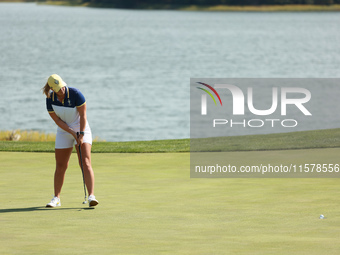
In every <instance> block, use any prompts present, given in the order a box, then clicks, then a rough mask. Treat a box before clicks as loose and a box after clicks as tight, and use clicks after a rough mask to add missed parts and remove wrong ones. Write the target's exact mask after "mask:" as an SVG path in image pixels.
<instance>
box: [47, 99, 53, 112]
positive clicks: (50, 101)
mask: <svg viewBox="0 0 340 255" xmlns="http://www.w3.org/2000/svg"><path fill="white" fill-rule="evenodd" d="M46 108H47V111H48V112H54V110H53V108H52V99H51V98H46Z"/></svg>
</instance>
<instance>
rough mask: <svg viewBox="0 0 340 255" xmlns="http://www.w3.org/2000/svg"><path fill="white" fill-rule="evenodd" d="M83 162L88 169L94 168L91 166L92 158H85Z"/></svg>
mask: <svg viewBox="0 0 340 255" xmlns="http://www.w3.org/2000/svg"><path fill="white" fill-rule="evenodd" d="M83 164H84V167H85V168H86V169H90V168H92V167H91V160H90V159H89V158H84V162H83Z"/></svg>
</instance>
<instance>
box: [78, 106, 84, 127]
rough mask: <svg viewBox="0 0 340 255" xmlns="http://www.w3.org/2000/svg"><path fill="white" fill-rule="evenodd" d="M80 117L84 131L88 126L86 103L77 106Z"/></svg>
mask: <svg viewBox="0 0 340 255" xmlns="http://www.w3.org/2000/svg"><path fill="white" fill-rule="evenodd" d="M77 109H78V112H79V117H80V131H84V130H85V127H86V103H85V104H83V105H82V106H80V107H77Z"/></svg>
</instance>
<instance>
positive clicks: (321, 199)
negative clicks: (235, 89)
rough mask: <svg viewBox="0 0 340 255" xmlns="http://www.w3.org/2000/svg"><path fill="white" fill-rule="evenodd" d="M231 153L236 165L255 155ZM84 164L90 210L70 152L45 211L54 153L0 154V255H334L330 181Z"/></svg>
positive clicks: (338, 210) (337, 219) (139, 162)
mask: <svg viewBox="0 0 340 255" xmlns="http://www.w3.org/2000/svg"><path fill="white" fill-rule="evenodd" d="M230 153H231V154H230V155H231V156H232V157H233V160H235V161H239V162H244V161H246V159H247V158H248V157H249V158H252V159H254V153H255V152H230ZM256 153H257V154H256V157H258V158H260V157H261V155H259V153H263V155H262V156H263V157H266V156H268V155H269V154H268V153H271V152H256ZM273 153H278V152H273ZM284 155H285V156H284V158H283V159H282V160H283V161H284V160H288V158H289V157H290V156H292V157H294V158H296V159H297V158H298V159H299V160H300V161H303V160H305V161H306V162H308V161H309V160H310V158H309V157H311V156H313V155H318V156H319V157H320V156H322V155H325V157H326V156H327V157H332V158H335V159H336V158H338V155H340V149H338V148H336V149H314V150H308V153H306V150H293V151H284ZM306 155H308V157H307V156H306ZM92 157H93V159H92V160H93V167H94V171H95V176H96V197H97V198H98V200H99V202H100V204H99V205H98V207H97V208H95V209H87V208H88V207H87V206H86V205H83V204H82V201H83V198H84V194H83V187H82V185H83V184H82V177H81V171H80V169H79V167H78V166H77V162H76V155H75V154H73V155H72V157H71V161H70V166H69V169H68V172H67V174H66V180H65V184H64V187H63V192H62V197H61V204H62V207H61V208H57V209H48V208H45V207H44V206H45V204H46V203H48V202H49V201H50V199H51V198H52V195H53V172H54V154H52V153H21V152H1V153H0V166H1V167H0V176H1V178H0V194H1V200H0V224H1V230H0V254H204V255H206V254H261V255H262V254H318V255H319V254H338V253H339V251H340V242H339V237H340V236H339V226H340V187H339V183H340V180H339V179H190V176H189V158H190V157H189V153H165V154H160V153H157V154H151V153H150V154H98V153H97V154H93V155H92ZM256 157H255V158H256ZM282 163H284V162H282ZM339 163H340V160H339ZM320 214H324V215H325V217H326V219H323V220H320V219H319V218H318V217H319V215H320Z"/></svg>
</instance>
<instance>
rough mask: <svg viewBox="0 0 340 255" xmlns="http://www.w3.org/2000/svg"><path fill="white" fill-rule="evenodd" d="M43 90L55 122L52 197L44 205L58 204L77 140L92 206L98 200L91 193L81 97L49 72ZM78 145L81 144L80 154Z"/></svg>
mask: <svg viewBox="0 0 340 255" xmlns="http://www.w3.org/2000/svg"><path fill="white" fill-rule="evenodd" d="M51 90H52V91H51ZM43 93H44V94H45V95H46V97H47V98H46V107H47V111H48V113H49V114H50V116H51V118H52V119H53V120H54V122H55V123H56V124H57V126H58V129H57V136H56V139H55V159H56V170H55V173H54V197H53V198H52V200H51V202H49V203H48V204H47V205H46V207H56V206H60V205H61V203H60V192H61V188H62V186H63V183H64V178H65V172H66V169H67V166H68V162H69V159H70V156H71V153H72V149H73V145H75V144H77V146H76V150H77V154H78V160H79V165H80V166H81V158H82V161H83V162H82V163H83V171H84V179H85V184H86V187H87V191H88V194H89V197H88V200H89V206H90V207H92V206H96V205H97V204H98V201H97V200H96V198H95V196H94V174H93V170H92V166H91V146H92V134H91V129H90V126H89V124H88V122H87V119H86V102H85V98H84V96H83V94H82V93H81V92H80V91H79V90H78V89H76V88H71V87H68V86H67V85H66V83H65V82H64V81H63V80H62V79H61V77H60V76H59V75H57V74H53V75H51V76H50V77H49V78H48V80H47V83H46V85H45V86H44V87H43ZM78 132H79V133H78ZM77 133H78V134H77ZM79 145H80V147H81V157H80V154H79V148H78V146H79Z"/></svg>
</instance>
